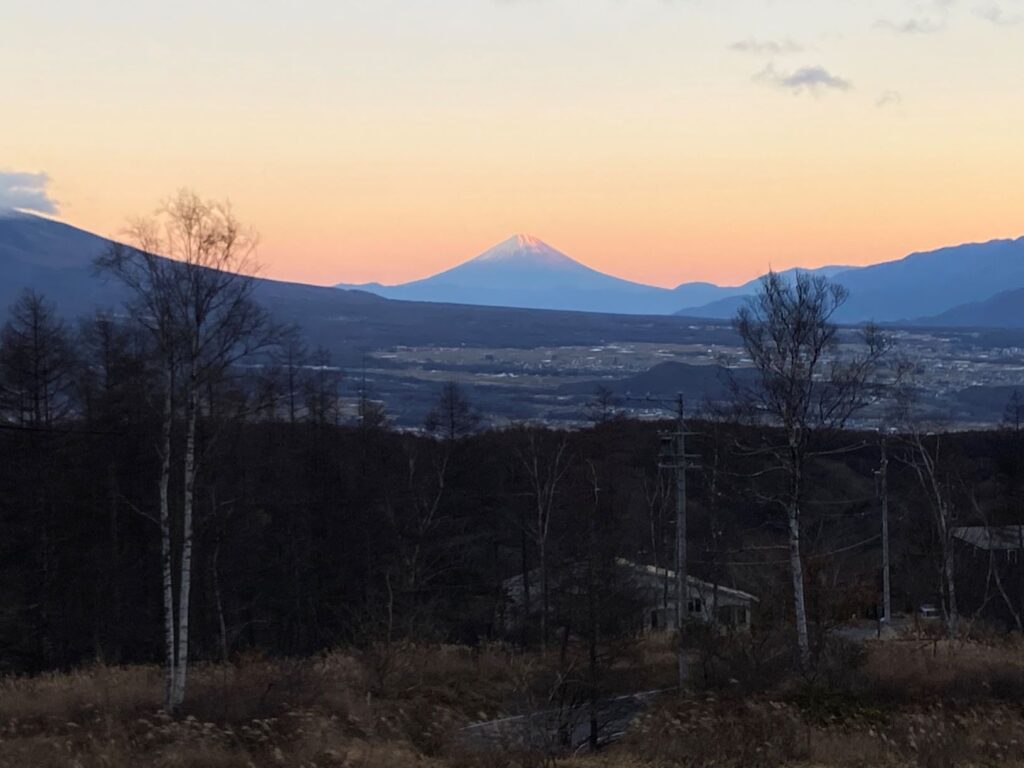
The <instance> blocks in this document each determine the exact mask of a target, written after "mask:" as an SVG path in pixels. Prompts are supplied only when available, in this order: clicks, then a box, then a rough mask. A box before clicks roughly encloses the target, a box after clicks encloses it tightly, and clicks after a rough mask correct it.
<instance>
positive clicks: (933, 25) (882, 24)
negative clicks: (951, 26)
mask: <svg viewBox="0 0 1024 768" xmlns="http://www.w3.org/2000/svg"><path fill="white" fill-rule="evenodd" d="M875 26H876V27H877V28H879V29H888V30H890V31H892V32H898V33H899V34H901V35H931V34H934V33H935V32H941V31H942V30H944V29H945V28H946V20H945V19H934V18H928V17H921V18H915V19H907V20H905V21H892V20H891V19H879V20H878V21H876V22H875Z"/></svg>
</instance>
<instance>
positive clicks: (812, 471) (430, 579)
mask: <svg viewBox="0 0 1024 768" xmlns="http://www.w3.org/2000/svg"><path fill="white" fill-rule="evenodd" d="M292 362H293V363H294V365H292V364H291V363H289V361H288V360H287V359H285V360H280V359H279V360H278V361H277V363H276V364H275V365H271V366H266V369H264V367H262V366H261V367H254V368H237V369H234V370H232V371H230V372H225V373H224V375H223V376H222V377H220V378H219V379H217V380H216V381H211V382H208V383H207V385H206V387H205V389H204V392H203V394H202V410H201V414H200V418H199V426H198V444H199V446H200V448H199V451H198V456H199V462H198V465H199V470H198V473H197V479H196V492H195V499H196V502H195V504H196V510H195V514H196V520H197V525H196V540H195V557H196V560H195V566H194V569H193V578H194V591H193V596H194V602H193V606H192V609H191V620H192V637H193V639H194V644H193V648H192V652H193V654H194V656H195V657H197V658H210V659H218V658H221V657H222V656H224V655H228V656H230V655H233V654H236V653H238V652H241V651H243V650H245V649H262V650H265V651H268V652H271V653H280V654H306V653H312V652H315V651H317V650H320V649H323V648H328V647H331V646H334V645H337V644H339V643H351V642H354V643H360V642H367V641H370V640H379V639H384V638H386V637H388V636H390V637H391V638H393V639H396V640H397V639H400V638H408V637H413V638H432V639H437V640H447V641H458V642H469V643H473V642H478V641H480V640H483V639H487V638H505V639H511V640H514V641H516V642H519V641H523V640H525V641H527V642H531V643H539V642H540V640H541V638H540V636H539V633H540V626H539V619H538V620H537V622H536V624H535V625H534V626H532V627H530V628H529V634H528V635H527V636H526V637H523V636H522V635H521V634H520V633H519V632H518V631H516V632H514V633H511V635H510V633H509V631H508V630H507V628H506V627H505V626H503V624H502V622H501V620H500V616H501V615H502V607H503V600H504V594H503V590H502V583H503V581H504V580H505V579H507V578H509V577H512V576H516V575H519V574H522V573H524V572H526V573H530V572H532V571H535V569H537V568H539V567H540V566H541V562H540V552H541V550H542V549H543V550H544V559H545V560H546V561H547V565H548V567H549V568H550V569H551V570H552V571H557V570H558V569H560V568H563V567H565V566H567V565H568V564H571V563H575V562H581V561H583V560H585V559H586V558H588V557H591V556H592V549H593V547H594V541H595V538H594V536H592V531H593V532H594V533H595V534H596V541H597V549H598V550H599V555H600V561H601V563H602V567H605V568H607V567H608V566H609V563H610V562H612V561H613V560H614V559H615V558H617V557H624V558H628V559H631V560H634V561H637V562H643V563H647V564H656V565H659V566H668V567H671V566H672V564H673V555H672V541H673V536H674V522H673V521H674V517H673V515H674V497H673V490H672V489H673V484H672V480H671V477H670V476H668V475H667V473H666V472H665V471H663V470H659V469H658V451H659V447H660V440H659V436H660V435H661V433H663V432H664V431H665V430H670V429H672V424H671V422H670V421H666V422H665V423H662V424H652V423H642V422H635V421H630V420H626V419H623V418H620V417H618V416H617V414H616V409H615V405H614V403H610V402H609V401H608V399H607V398H606V397H602V398H600V403H601V407H600V408H599V409H595V411H594V418H595V424H594V426H593V427H591V428H587V429H580V430H576V431H571V432H563V431H552V430H549V429H545V428H543V427H535V426H526V425H524V426H520V427H515V428H511V429H504V430H498V431H478V430H479V423H478V420H477V419H476V418H475V414H474V411H473V408H472V404H471V403H468V402H467V401H466V400H465V397H464V396H463V395H462V393H461V392H460V391H459V389H458V387H456V386H453V385H446V386H444V387H441V388H440V391H439V397H438V405H437V408H435V411H434V412H433V414H432V418H431V419H430V420H429V421H430V423H429V425H428V426H429V427H430V428H431V429H432V430H433V433H432V434H431V433H428V432H427V431H426V430H425V431H424V433H423V434H411V433H404V432H397V431H392V430H390V429H389V428H388V427H387V425H386V423H385V421H384V418H383V417H384V413H383V411H382V409H381V408H380V406H379V405H377V404H374V406H373V408H372V409H371V410H368V412H367V417H365V418H363V417H361V416H360V415H359V414H355V415H349V416H347V417H344V418H342V417H340V416H338V417H335V416H334V415H333V409H334V408H335V407H336V405H337V402H338V400H337V398H336V396H335V394H334V392H333V390H332V392H331V394H330V395H329V396H327V397H326V399H325V398H324V391H325V387H324V385H323V383H322V379H323V376H324V370H325V369H324V368H323V367H322V366H321V365H313V366H310V365H309V364H307V363H304V362H301V363H300V361H299V360H298V358H296V359H294V360H293V361H292ZM0 382H2V384H0V386H2V393H3V398H2V401H0V407H2V411H0V412H2V421H0V466H2V467H3V469H2V471H0V515H2V517H0V520H2V523H0V524H2V536H0V553H2V554H0V649H2V651H0V653H2V659H0V661H2V664H3V667H4V668H6V669H8V670H40V669H46V668H53V667H67V666H70V665H74V664H79V663H82V662H85V661H88V660H90V659H102V660H104V661H108V662H113V663H117V662H129V661H150V660H154V659H159V658H160V657H161V654H162V643H163V636H162V626H163V617H162V604H161V599H162V597H161V564H162V559H161V553H160V536H159V525H158V520H157V516H158V498H157V488H156V484H155V481H154V479H155V478H156V477H158V476H159V469H160V467H159V465H160V451H159V442H160V426H161V406H160V403H161V386H160V377H159V375H158V364H157V363H156V362H154V353H153V350H152V349H151V348H150V346H149V344H147V342H146V340H145V337H144V335H143V334H141V333H140V332H139V330H138V329H136V328H134V327H133V326H131V325H130V324H127V323H126V322H124V321H122V320H118V319H114V318H109V317H95V318H90V319H87V320H84V321H82V322H81V323H80V325H79V326H78V327H77V328H71V327H69V326H68V325H65V324H64V323H63V322H62V321H61V320H59V319H58V315H57V311H56V308H54V307H52V306H49V305H48V304H47V303H46V301H45V299H43V298H42V297H39V296H37V295H34V294H27V295H26V296H25V297H23V298H22V300H21V301H20V302H19V303H18V304H17V305H16V306H15V307H14V308H13V309H12V311H11V313H10V316H9V318H8V320H7V322H6V325H5V326H4V330H3V333H2V337H0ZM332 386H333V384H332ZM357 393H358V390H357ZM339 421H341V422H342V423H338V422H339ZM690 428H691V429H693V430H694V432H695V433H697V434H696V435H695V436H694V437H692V438H691V440H690V450H691V451H693V452H694V453H695V454H696V456H695V458H694V460H693V463H694V465H695V469H693V470H692V471H691V472H690V483H689V502H690V531H689V533H690V536H689V545H690V546H689V548H690V562H691V564H692V567H691V572H693V573H694V574H696V575H698V576H699V577H701V578H704V579H708V580H712V579H714V580H719V581H720V583H722V584H725V585H728V586H737V587H741V588H746V589H748V590H750V591H752V592H754V593H756V594H759V595H760V596H761V597H762V605H761V611H762V614H764V616H763V618H764V619H768V618H770V617H771V616H772V615H776V616H777V617H778V618H779V619H780V620H787V618H786V617H787V616H789V614H790V609H789V605H788V603H789V601H788V599H787V598H785V594H786V590H787V580H788V577H787V575H786V573H787V571H786V567H787V566H786V563H785V547H784V540H785V539H784V537H785V530H786V522H785V516H784V515H783V514H781V510H780V509H779V505H778V501H777V500H778V498H779V497H780V496H781V494H782V493H783V491H784V488H783V485H784V483H783V482H782V479H781V478H779V477H776V476H774V475H775V473H767V474H764V473H762V470H763V469H764V468H765V467H766V465H767V461H766V458H765V456H764V455H762V454H759V453H758V452H757V451H751V450H749V446H751V445H754V446H756V445H758V444H759V443H761V442H763V440H764V434H763V433H765V432H768V431H770V430H769V429H768V428H767V427H758V426H751V425H742V424H738V423H735V422H732V421H724V420H704V421H700V420H695V421H693V422H691V424H690ZM1019 434H1020V433H1018V432H1016V431H1014V430H1005V431H1000V432H993V433H981V434H950V435H945V436H942V438H941V439H942V440H943V441H944V446H943V450H942V453H941V457H940V466H939V468H938V470H939V473H940V476H941V478H943V479H942V481H941V482H942V483H943V486H944V487H945V488H947V489H948V491H949V494H950V498H951V503H953V504H954V506H955V507H956V510H955V514H956V516H957V520H958V521H960V522H962V523H964V524H967V523H969V522H972V521H974V522H976V521H978V519H979V518H978V517H977V515H976V513H975V510H974V507H973V506H972V505H971V504H972V501H971V500H972V498H973V500H974V501H977V502H978V504H979V505H980V506H981V507H983V508H984V509H986V510H989V512H990V515H989V519H990V520H991V522H992V523H993V524H996V523H1000V522H1004V523H1005V522H1018V521H1019V510H1020V509H1021V507H1020V504H1021V501H1022V500H1024V498H1022V497H1024V471H1022V462H1024V458H1022V454H1021V451H1020V441H1019V439H1018V438H1019ZM186 437H187V435H186V423H185V421H184V420H183V418H182V416H181V414H180V413H179V414H178V416H177V418H176V419H175V422H174V425H173V434H172V441H173V443H174V448H175V453H176V454H179V450H178V449H179V448H180V447H181V446H182V445H183V443H184V441H185V439H186ZM829 439H830V440H832V444H834V445H836V446H837V447H841V446H843V445H847V444H851V443H852V444H858V447H857V448H856V449H854V450H849V451H845V452H843V453H841V454H838V455H836V456H831V457H827V458H821V459H819V460H817V461H816V462H814V463H813V465H812V466H811V467H810V468H809V475H808V477H807V478H806V484H807V487H808V495H807V503H806V506H805V510H804V513H803V514H804V518H803V524H804V530H805V531H807V536H806V539H805V542H804V547H805V554H806V556H807V558H808V561H809V569H810V571H811V575H810V576H809V577H808V583H809V588H810V589H811V590H812V592H813V593H814V594H812V595H811V599H810V600H809V605H810V612H811V621H812V624H813V625H815V626H821V627H827V626H828V625H829V624H830V623H831V622H833V621H834V620H836V619H837V618H839V616H837V609H839V606H840V603H842V601H843V600H844V599H849V600H851V601H852V605H853V608H852V609H850V608H848V607H844V608H843V609H842V610H863V609H866V608H870V607H871V606H874V605H875V604H876V603H877V602H878V581H877V579H878V567H877V558H878V541H877V534H878V506H877V500H876V495H875V479H874V472H875V470H876V469H877V466H878V448H877V438H876V437H875V436H874V435H864V434H861V435H851V434H842V435H833V436H831V437H830V438H829ZM930 439H932V440H934V439H936V438H935V437H932V438H930ZM892 444H893V446H894V447H892V448H891V450H893V451H894V452H896V453H899V451H901V450H903V451H905V450H907V448H906V447H901V446H903V443H900V442H898V441H895V439H894V441H893V443H892ZM907 445H909V442H908V443H907ZM174 470H175V471H173V472H172V473H171V488H170V494H169V495H170V497H171V498H172V499H175V500H176V501H175V503H174V504H173V509H172V512H173V515H174V519H175V526H176V529H175V544H174V546H175V548H176V549H177V548H180V546H181V542H180V525H181V522H180V516H181V513H182V509H181V502H180V501H177V500H178V499H180V498H181V496H180V493H179V491H180V490H181V486H182V482H183V479H182V474H181V466H180V465H179V466H176V467H175V468H174ZM892 487H893V489H892V492H891V496H892V499H893V502H892V505H893V532H892V538H893V546H894V554H893V560H894V572H895V573H896V587H897V590H896V591H897V596H898V599H897V605H898V607H899V608H903V609H906V608H912V607H913V599H915V598H916V599H926V598H931V597H932V596H933V595H934V594H936V592H937V590H936V589H932V588H931V585H932V584H935V583H937V577H936V573H937V570H936V569H937V565H936V561H937V559H938V557H939V555H940V550H941V547H940V542H938V541H937V540H936V534H935V530H936V529H935V526H934V525H933V524H932V519H933V518H932V510H931V507H930V506H929V503H928V501H927V499H926V498H925V496H924V495H923V494H922V493H921V491H920V489H919V487H918V485H917V478H916V472H915V470H914V469H913V467H912V466H910V465H909V464H908V463H906V462H899V461H895V460H894V462H893V471H892ZM545 505H547V506H545ZM864 540H868V544H867V545H866V546H863V547H860V548H855V549H854V550H853V551H852V552H847V553H841V554H835V555H831V556H830V555H828V553H829V552H830V551H832V550H837V549H842V548H844V547H845V546H847V545H851V544H857V543H858V542H861V541H864ZM836 574H838V575H839V580H838V581H836V580H835V578H834V577H835V576H836ZM175 578H176V580H177V578H178V577H177V576H176V577H175ZM535 578H536V577H535ZM552 581H556V579H552ZM534 589H535V596H536V598H535V599H536V600H537V601H538V604H539V601H540V600H541V597H540V590H541V586H540V585H539V584H535V585H534ZM553 602H556V601H553ZM554 610H555V607H553V608H552V611H554ZM567 616H568V612H567V611H566V610H565V609H564V608H563V609H559V615H552V616H551V617H550V620H549V622H548V623H549V625H550V626H549V628H548V632H549V633H550V635H551V636H552V637H553V638H557V637H560V635H561V632H562V631H563V629H564V623H563V619H565V618H566V617H567ZM581 628H582V625H580V626H577V627H574V628H573V629H574V631H576V630H580V629H581ZM634 628H635V627H634ZM550 639H551V638H549V640H550Z"/></svg>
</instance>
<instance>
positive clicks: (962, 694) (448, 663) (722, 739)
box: [0, 641, 1024, 768]
mask: <svg viewBox="0 0 1024 768" xmlns="http://www.w3.org/2000/svg"><path fill="white" fill-rule="evenodd" d="M556 667H557V664H556V663H555V660H548V661H546V660H541V659H539V658H537V657H536V656H532V655H524V654H520V653H517V652H513V651H512V650H510V649H506V648H502V647H490V648H484V649H480V650H470V649H465V648H454V647H430V648H424V647H413V646H402V647H399V648H394V649H391V650H388V651H385V650H382V649H377V650H375V651H371V652H363V653H355V652H353V653H342V652H337V653H333V654H329V655H325V656H322V657H320V658H316V659H309V660H302V661H289V660H267V659H262V658H258V657H250V658H243V659H239V660H238V661H237V663H235V664H232V665H227V666H212V665H210V666H197V667H196V669H195V673H194V675H193V677H192V683H191V689H190V694H189V702H188V706H187V707H186V710H185V711H184V712H183V713H182V715H181V716H180V717H179V718H177V719H172V718H169V717H168V716H166V715H165V714H164V713H163V712H162V711H161V710H160V707H159V701H160V697H161V686H162V680H161V676H160V672H159V670H158V669H156V668H151V667H125V668H112V667H103V666H95V667H91V668H87V669H82V670H78V671H75V672H72V673H67V674H51V675H44V676H39V677H32V678H9V679H5V680H3V681H2V682H0V766H3V767H4V768H7V767H8V766H9V767H10V768H15V767H17V768H21V767H22V766H41V767H43V768H57V767H58V766H60V767H61V768H63V767H65V766H74V767H76V768H100V767H101V766H102V767H103V768H127V767H128V766H132V767H133V768H134V767H135V766H157V767H159V768H193V767H196V768H198V767H199V766H211V767H213V768H264V767H265V766H296V767H298V766H303V767H306V768H335V767H340V766H352V767H358V768H378V767H379V768H384V767H385V766H386V767H393V768H403V767H404V766H422V767H423V768H430V767H432V766H437V767H438V768H482V767H483V766H498V767H499V768H500V767H502V766H505V767H507V768H511V767H512V766H520V767H521V768H531V767H533V766H536V767H537V768H541V767H542V766H556V765H557V766H580V768H591V767H592V768H641V767H644V768H662V767H664V768H667V767H668V766H735V767H736V768H740V767H741V766H761V765H765V766H767V765H791V766H865V767H867V766H904V765H905V766H929V767H930V766H961V765H964V766H966V765H977V766H993V765H1024V648H1022V647H1020V646H1018V645H1016V644H1001V645H983V644H978V643H963V644H960V643H956V644H950V643H945V642H936V643H933V642H911V641H906V642H898V643H897V642H893V643H884V644H879V645H877V646H875V647H873V648H872V649H870V650H869V651H868V653H867V655H866V658H865V659H864V660H863V663H862V664H861V665H860V666H859V668H858V670H857V671H856V674H852V675H848V676H845V677H844V678H843V682H842V684H841V685H834V684H833V685H830V684H828V683H826V682H824V681H822V680H819V681H818V682H817V684H815V685H809V684H808V683H807V681H804V680H787V681H784V682H782V683H780V684H779V685H778V686H776V687H774V688H773V689H772V690H766V691H762V692H758V693H754V694H745V695H740V694H738V693H737V692H735V691H732V692H731V691H728V690H725V691H716V692H712V691H703V692H699V693H694V694H693V695H691V696H687V697H683V698H680V697H678V696H675V695H673V694H666V695H664V696H663V697H662V698H661V699H659V700H658V701H657V702H656V703H655V705H654V706H653V707H652V709H651V710H650V711H649V712H647V713H646V714H644V715H643V716H641V717H640V719H639V720H638V721H637V722H636V723H635V724H634V725H633V727H632V728H631V729H630V731H629V732H628V733H627V734H626V736H625V737H624V738H623V739H622V740H621V741H620V742H618V743H616V744H614V745H613V746H611V747H609V748H608V749H607V750H605V751H604V752H602V753H600V754H597V755H580V756H576V757H562V758H558V759H552V758H548V757H545V756H544V755H540V754H534V753H528V752H517V751H515V750H509V749H504V750H494V751H481V750H480V749H479V748H470V747H468V746H467V745H466V744H465V743H464V740H461V739H460V738H459V729H460V728H461V727H463V726H464V725H466V724H467V723H470V722H473V721H476V720H482V719H488V718H492V717H497V716H501V715H504V714H509V713H515V712H521V711H526V710H528V709H530V708H531V707H533V708H543V707H544V706H546V705H547V703H548V701H547V696H548V695H549V693H550V687H551V685H552V684H553V681H555V680H556V679H557V674H558V670H557V668H556ZM613 671H614V672H615V674H614V675H612V683H611V686H612V688H611V689H610V690H614V689H615V688H618V689H622V690H625V689H626V688H627V687H628V686H630V685H631V684H633V685H636V686H637V687H641V688H642V687H644V686H647V685H650V684H652V683H656V682H658V681H659V680H660V679H662V678H663V676H665V675H669V676H670V675H671V656H670V654H668V653H666V649H665V648H664V647H659V646H652V647H646V648H639V649H634V651H633V652H632V653H631V654H629V655H628V656H626V657H623V658H622V660H621V661H620V662H619V663H618V664H617V666H616V669H615V670H613Z"/></svg>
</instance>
